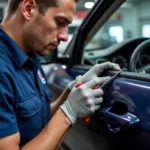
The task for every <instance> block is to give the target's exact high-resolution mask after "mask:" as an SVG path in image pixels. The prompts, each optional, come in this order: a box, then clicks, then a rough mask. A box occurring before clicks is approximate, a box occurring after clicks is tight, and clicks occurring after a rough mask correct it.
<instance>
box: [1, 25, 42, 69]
mask: <svg viewBox="0 0 150 150" xmlns="http://www.w3.org/2000/svg"><path fill="white" fill-rule="evenodd" d="M0 46H2V48H3V49H4V50H5V51H6V52H7V54H8V55H9V56H10V57H11V58H12V59H13V61H14V62H15V63H16V65H17V66H18V67H21V66H23V65H24V64H25V62H26V61H27V60H28V61H33V60H32V59H36V60H40V57H39V56H38V55H34V54H33V55H34V57H32V58H30V56H29V55H27V54H26V53H25V52H24V51H23V50H22V49H21V48H20V47H19V46H18V45H17V44H16V43H15V42H14V41H13V39H11V37H10V36H9V35H8V34H7V33H6V32H5V31H4V30H3V29H2V28H0Z"/></svg>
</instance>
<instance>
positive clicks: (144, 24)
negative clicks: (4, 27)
mask: <svg viewBox="0 0 150 150" xmlns="http://www.w3.org/2000/svg"><path fill="white" fill-rule="evenodd" d="M95 2H96V0H79V2H78V3H77V10H76V13H75V17H74V20H73V22H72V24H71V25H69V31H68V32H69V36H68V37H69V38H68V39H69V40H68V41H67V42H61V44H60V45H59V47H58V51H59V55H62V54H63V52H64V50H65V49H66V47H67V45H68V43H69V42H70V40H71V39H72V37H73V34H74V31H75V30H76V29H77V28H78V27H79V26H80V24H81V23H82V21H83V20H84V18H85V16H86V15H87V14H88V12H89V11H90V9H91V8H92V7H93V5H94V4H95ZM7 3H8V0H0V18H4V16H5V14H6V11H7ZM149 6H150V0H127V1H126V2H125V3H124V4H123V5H122V6H121V8H120V9H119V10H118V11H117V12H115V13H114V14H113V15H112V16H111V18H110V19H109V21H108V22H107V23H106V25H105V26H104V27H103V28H102V29H101V30H100V31H99V32H98V33H97V34H96V35H95V36H94V38H93V41H92V42H91V43H90V44H89V45H88V46H87V49H89V48H94V47H95V46H97V44H99V43H100V42H99V39H100V38H101V47H102V48H106V47H108V46H110V45H112V44H115V43H118V42H122V41H123V40H125V39H129V38H133V37H141V36H142V37H150V17H149V13H150V9H149ZM98 46H99V45H98Z"/></svg>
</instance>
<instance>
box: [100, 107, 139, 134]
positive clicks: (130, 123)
mask: <svg viewBox="0 0 150 150" xmlns="http://www.w3.org/2000/svg"><path fill="white" fill-rule="evenodd" d="M99 116H100V118H101V119H103V120H104V121H106V125H107V128H108V129H109V130H110V131H111V132H113V133H118V132H119V131H120V129H121V128H123V129H136V128H137V127H139V125H140V119H139V118H138V117H137V116H135V115H134V114H131V113H129V112H126V113H123V114H116V113H114V112H113V111H112V107H106V108H102V109H100V112H99Z"/></svg>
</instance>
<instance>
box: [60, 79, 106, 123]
mask: <svg viewBox="0 0 150 150" xmlns="http://www.w3.org/2000/svg"><path fill="white" fill-rule="evenodd" d="M78 83H80V81H79V79H78V78H76V80H75V85H76V84H78ZM102 83H103V80H101V79H100V78H97V79H96V80H95V79H94V80H91V81H89V82H87V83H85V84H83V85H81V86H80V87H78V88H76V87H75V86H74V87H73V89H72V91H71V92H70V94H69V96H68V99H67V100H66V101H65V102H64V103H63V104H62V105H61V106H60V108H61V109H62V110H63V111H64V113H65V114H66V116H67V117H68V118H69V119H70V121H71V123H72V124H74V123H75V122H76V119H77V118H85V117H86V116H88V115H90V114H93V113H94V112H95V111H96V110H97V109H99V107H100V103H102V101H103V99H102V95H103V91H102V89H95V90H92V88H93V87H94V86H95V85H97V84H98V85H100V84H102Z"/></svg>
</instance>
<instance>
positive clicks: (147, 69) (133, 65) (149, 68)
mask: <svg viewBox="0 0 150 150" xmlns="http://www.w3.org/2000/svg"><path fill="white" fill-rule="evenodd" d="M148 47H150V39H148V40H146V41H144V42H142V43H141V44H139V45H138V46H137V47H136V49H135V50H134V51H133V53H132V55H131V59H130V65H129V71H131V72H143V73H150V64H148V65H146V66H143V67H141V68H139V69H137V62H138V61H139V58H140V55H141V53H142V52H143V51H144V50H145V49H146V48H148Z"/></svg>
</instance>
